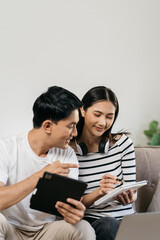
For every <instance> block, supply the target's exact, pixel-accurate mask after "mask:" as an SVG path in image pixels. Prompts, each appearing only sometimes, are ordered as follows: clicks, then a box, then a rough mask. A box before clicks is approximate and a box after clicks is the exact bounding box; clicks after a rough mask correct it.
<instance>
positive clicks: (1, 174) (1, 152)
mask: <svg viewBox="0 0 160 240" xmlns="http://www.w3.org/2000/svg"><path fill="white" fill-rule="evenodd" d="M8 171H9V161H8V153H7V148H6V145H5V143H4V142H3V140H0V182H3V183H4V184H6V182H7V179H8Z"/></svg>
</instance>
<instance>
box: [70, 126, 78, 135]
mask: <svg viewBox="0 0 160 240" xmlns="http://www.w3.org/2000/svg"><path fill="white" fill-rule="evenodd" d="M71 135H72V136H73V137H76V136H77V128H76V126H74V128H73V131H72V133H71Z"/></svg>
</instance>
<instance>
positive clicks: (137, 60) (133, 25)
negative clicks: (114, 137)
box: [0, 0, 160, 145]
mask: <svg viewBox="0 0 160 240" xmlns="http://www.w3.org/2000/svg"><path fill="white" fill-rule="evenodd" d="M159 12H160V1H158V0H110V1H108V0H103V1H101V0H99V1H97V0H79V1H77V0H64V1H61V0H55V1H54V0H45V1H41V0H27V1H25V0H14V1H13V0H0V89H1V93H0V112H1V114H0V137H4V136H8V135H13V134H17V133H21V132H23V131H28V129H30V128H31V127H32V110H31V109H32V104H33V101H34V100H35V98H36V97H37V96H38V95H39V94H41V93H42V92H43V91H45V90H46V89H47V87H49V86H51V85H55V84H56V85H59V86H62V87H66V88H68V89H69V90H71V91H73V92H74V93H76V94H77V95H78V96H79V97H80V98H81V97H82V96H83V94H84V93H85V92H86V91H87V90H88V89H89V88H91V87H93V86H96V85H106V86H108V87H110V88H112V90H113V91H115V93H116V94H117V96H118V98H119V102H120V115H119V118H118V120H117V122H116V125H115V128H114V130H115V131H116V130H120V129H125V130H127V131H130V132H131V133H132V135H131V138H132V139H133V141H134V143H135V145H138V144H146V143H147V139H146V137H145V136H144V135H143V130H144V129H145V128H147V127H148V123H149V122H150V121H152V120H153V119H156V120H158V121H160V94H159V92H160V67H159V65H160V44H159V43H160V14H159Z"/></svg>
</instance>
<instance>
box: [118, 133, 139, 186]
mask: <svg viewBox="0 0 160 240" xmlns="http://www.w3.org/2000/svg"><path fill="white" fill-rule="evenodd" d="M120 147H121V151H122V158H121V163H122V172H123V179H124V181H125V182H135V181H136V159H135V151H134V146H133V142H132V140H131V139H130V138H128V137H127V138H126V139H125V140H124V141H123V142H122V143H121V144H120Z"/></svg>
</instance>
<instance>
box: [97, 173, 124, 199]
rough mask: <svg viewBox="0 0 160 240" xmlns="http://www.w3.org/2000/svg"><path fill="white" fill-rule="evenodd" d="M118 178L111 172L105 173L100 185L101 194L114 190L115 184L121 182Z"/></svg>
mask: <svg viewBox="0 0 160 240" xmlns="http://www.w3.org/2000/svg"><path fill="white" fill-rule="evenodd" d="M116 179H117V177H116V176H113V175H111V174H109V173H107V174H105V175H104V176H103V177H102V179H101V181H100V187H99V191H98V193H99V196H104V195H106V194H107V193H108V192H109V191H111V190H113V189H114V188H115V184H119V181H117V180H116Z"/></svg>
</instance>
